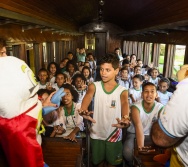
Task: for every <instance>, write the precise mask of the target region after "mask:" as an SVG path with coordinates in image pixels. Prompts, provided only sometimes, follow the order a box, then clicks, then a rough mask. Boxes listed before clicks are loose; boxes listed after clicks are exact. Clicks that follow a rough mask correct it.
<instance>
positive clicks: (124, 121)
mask: <svg viewBox="0 0 188 167" xmlns="http://www.w3.org/2000/svg"><path fill="white" fill-rule="evenodd" d="M116 120H117V122H118V123H117V124H112V126H113V127H117V128H128V127H129V126H130V124H131V122H130V120H129V119H124V118H122V119H121V120H120V119H119V118H116Z"/></svg>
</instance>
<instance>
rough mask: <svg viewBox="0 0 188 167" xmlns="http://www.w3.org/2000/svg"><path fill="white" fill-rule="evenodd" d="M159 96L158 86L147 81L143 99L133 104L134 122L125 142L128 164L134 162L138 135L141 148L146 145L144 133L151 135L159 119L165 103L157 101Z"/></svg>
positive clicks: (125, 156)
mask: <svg viewBox="0 0 188 167" xmlns="http://www.w3.org/2000/svg"><path fill="white" fill-rule="evenodd" d="M156 97H157V88H156V86H155V85H154V84H153V83H151V82H147V83H145V84H143V85H142V98H143V100H141V101H138V102H136V103H134V104H133V105H132V106H131V118H132V124H131V126H130V127H129V128H128V129H127V134H126V138H125V142H124V150H123V156H124V158H125V160H126V163H127V165H128V166H130V167H132V166H133V164H132V162H133V149H134V139H135V137H136V140H137V145H138V148H139V149H140V150H142V148H143V147H144V135H149V134H150V130H151V126H152V124H153V122H154V121H156V120H157V119H158V114H159V112H160V111H161V110H162V108H163V105H162V104H161V103H158V102H157V101H155V98H156Z"/></svg>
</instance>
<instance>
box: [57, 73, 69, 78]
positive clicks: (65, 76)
mask: <svg viewBox="0 0 188 167" xmlns="http://www.w3.org/2000/svg"><path fill="white" fill-rule="evenodd" d="M58 75H63V76H64V79H65V80H66V79H67V78H68V77H67V75H66V74H65V73H62V72H58V73H57V74H56V77H57V76H58Z"/></svg>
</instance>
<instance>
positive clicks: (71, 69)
mask: <svg viewBox="0 0 188 167" xmlns="http://www.w3.org/2000/svg"><path fill="white" fill-rule="evenodd" d="M64 73H65V74H66V75H67V77H68V78H72V77H73V76H74V75H75V74H78V73H80V72H79V70H78V66H77V64H76V62H75V61H74V60H69V61H68V62H67V65H66V71H65V72H64Z"/></svg>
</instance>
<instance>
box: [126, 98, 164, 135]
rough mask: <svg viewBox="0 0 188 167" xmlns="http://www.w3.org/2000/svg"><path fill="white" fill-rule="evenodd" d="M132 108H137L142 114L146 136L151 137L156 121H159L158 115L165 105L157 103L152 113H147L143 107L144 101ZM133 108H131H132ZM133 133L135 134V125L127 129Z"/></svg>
mask: <svg viewBox="0 0 188 167" xmlns="http://www.w3.org/2000/svg"><path fill="white" fill-rule="evenodd" d="M132 106H135V107H136V108H137V109H138V111H139V112H140V119H141V122H142V126H143V131H144V135H150V130H151V126H152V124H153V122H154V121H156V120H157V119H158V113H159V111H161V110H162V108H163V105H162V104H161V103H158V102H156V101H155V103H154V105H153V108H152V109H151V111H150V112H146V111H145V109H144V106H143V100H141V101H139V102H136V103H134V104H133V105H132ZM132 106H131V107H132ZM127 131H129V132H131V133H135V128H134V124H133V123H132V124H131V126H130V127H129V128H128V129H127Z"/></svg>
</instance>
